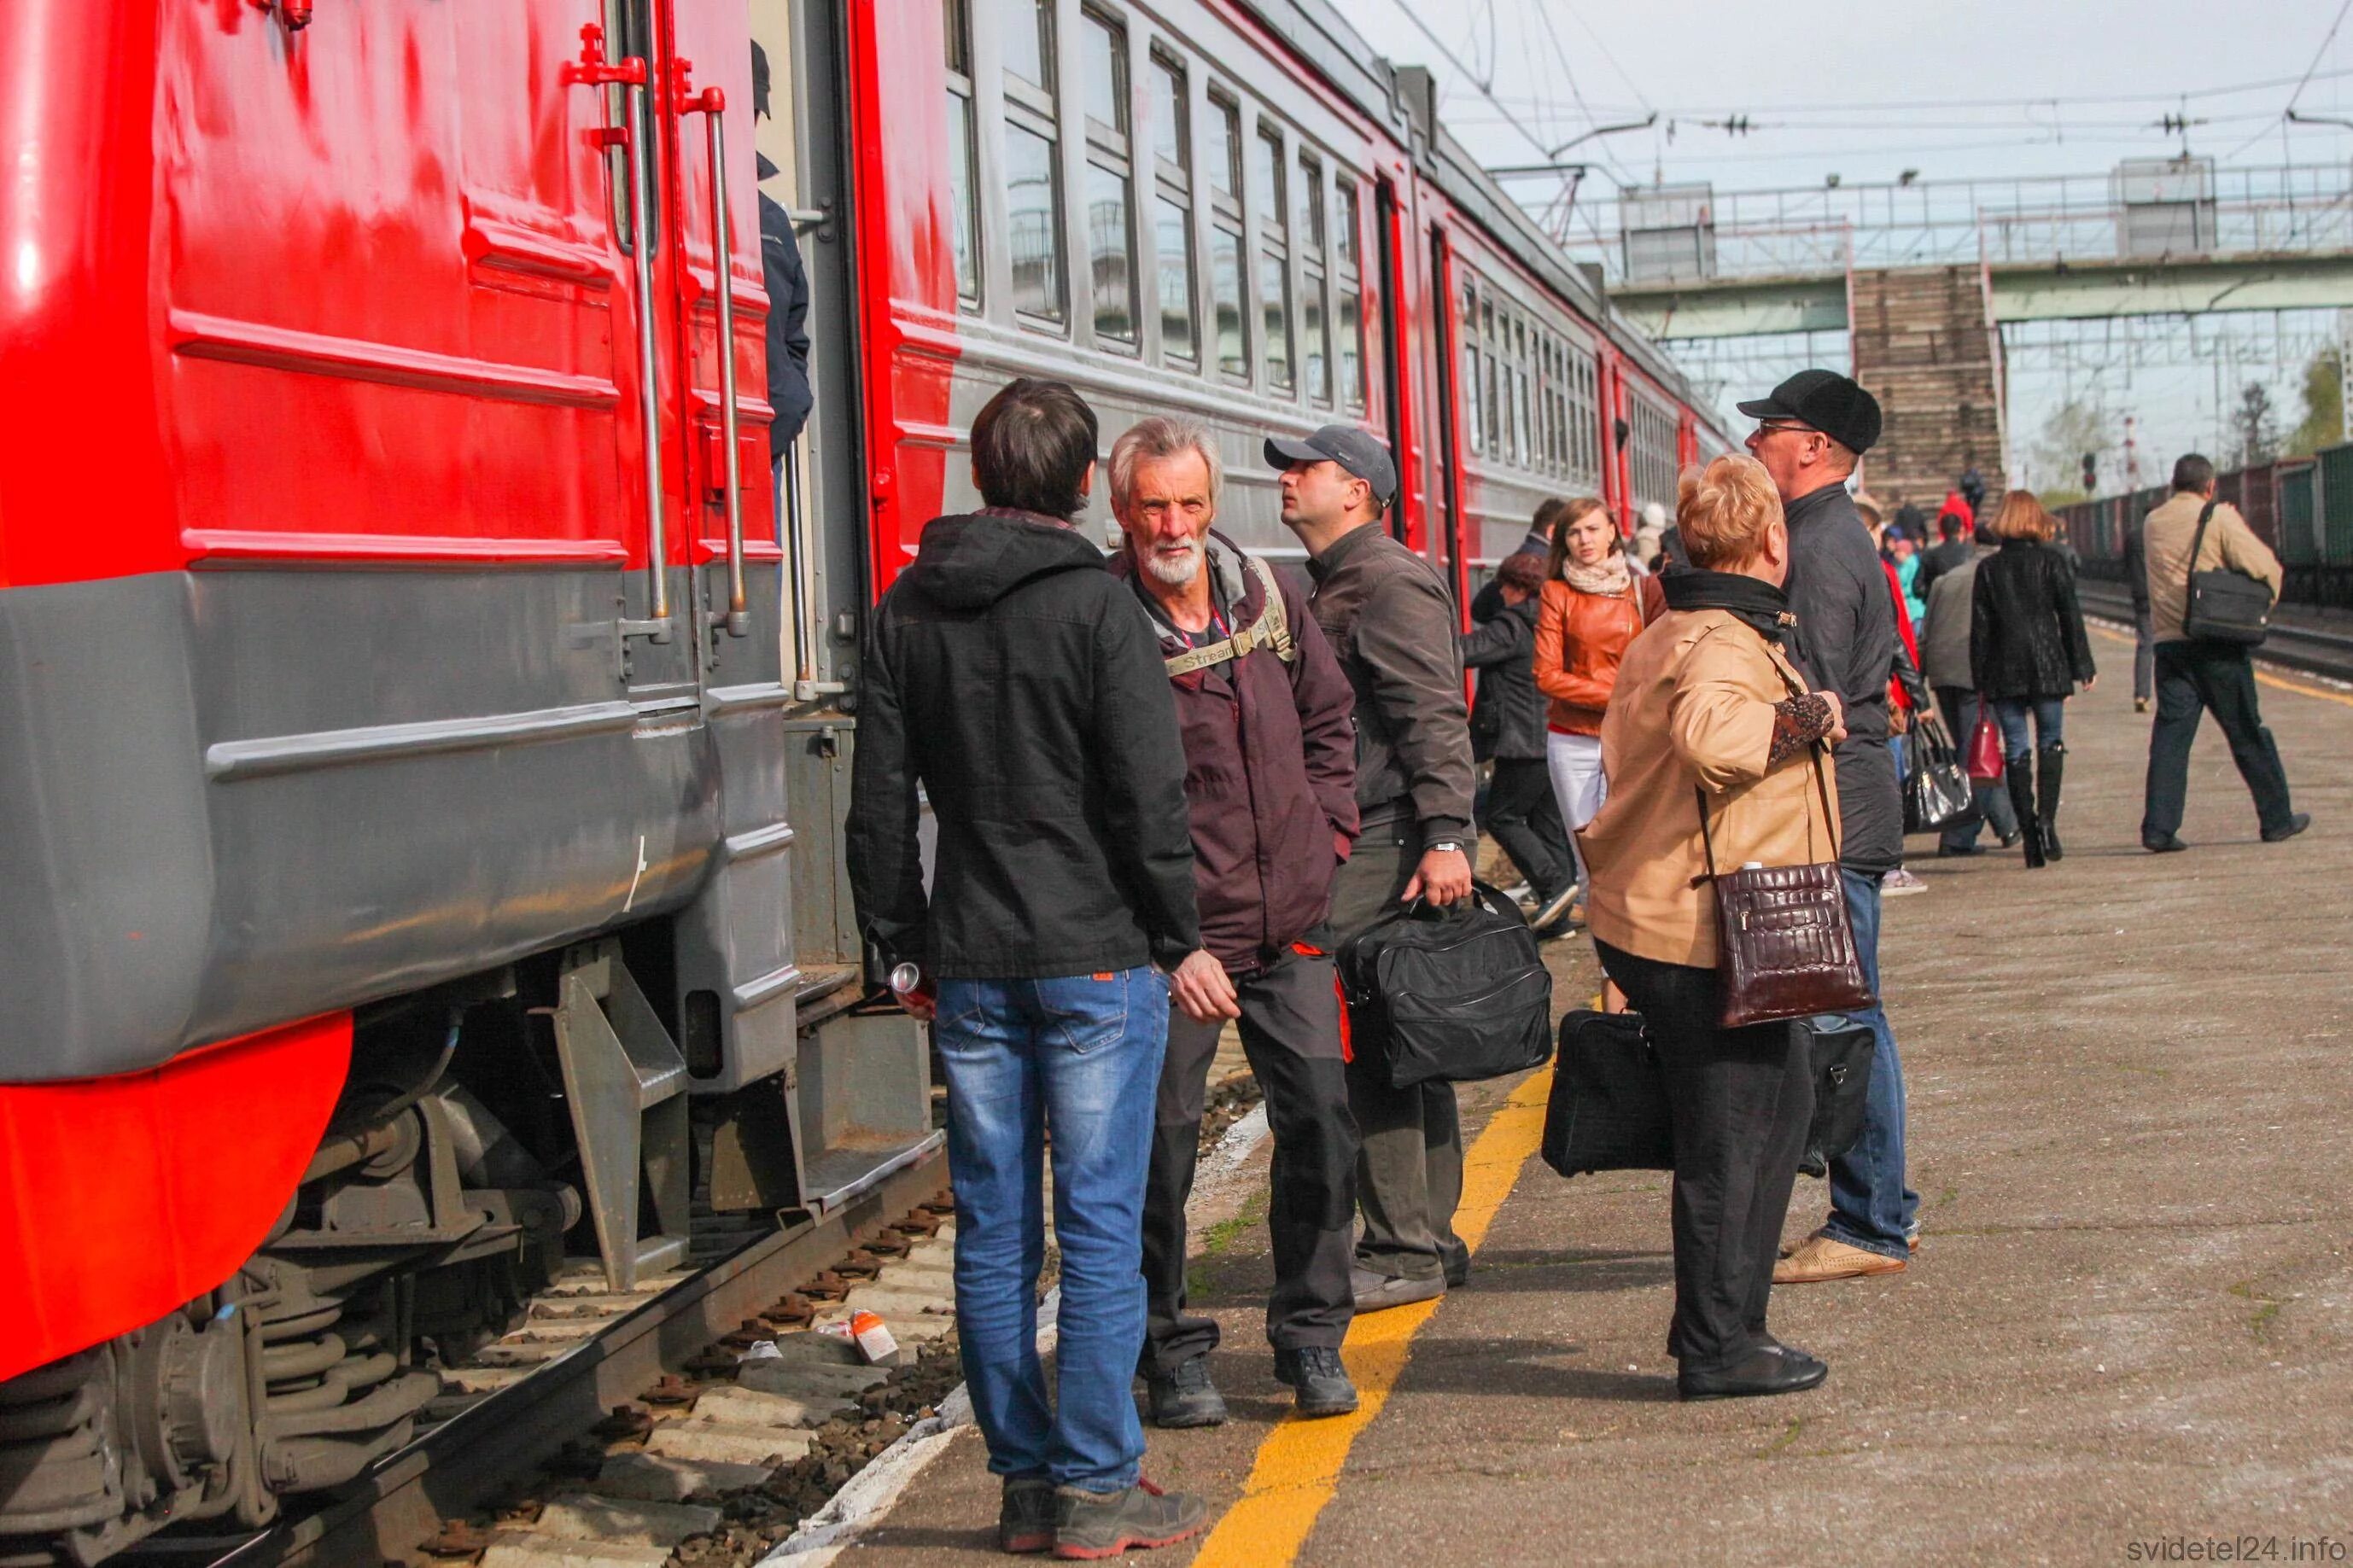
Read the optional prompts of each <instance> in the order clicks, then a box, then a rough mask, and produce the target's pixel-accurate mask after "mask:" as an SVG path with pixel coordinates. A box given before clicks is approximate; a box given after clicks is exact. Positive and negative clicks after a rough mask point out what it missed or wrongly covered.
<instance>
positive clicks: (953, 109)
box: [941, 0, 980, 310]
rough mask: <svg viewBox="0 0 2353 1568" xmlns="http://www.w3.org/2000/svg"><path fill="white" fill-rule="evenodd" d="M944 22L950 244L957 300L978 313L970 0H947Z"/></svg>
mask: <svg viewBox="0 0 2353 1568" xmlns="http://www.w3.org/2000/svg"><path fill="white" fill-rule="evenodd" d="M941 20H942V22H943V24H944V31H945V35H946V42H947V81H948V103H947V110H948V125H947V132H948V200H949V204H950V207H951V213H950V225H951V227H950V232H949V235H948V244H949V247H950V248H951V250H952V251H953V253H954V255H955V284H956V300H957V301H958V302H959V303H961V304H962V305H963V306H964V307H965V309H966V310H977V309H978V308H979V306H980V209H979V206H978V205H977V204H976V202H975V201H974V199H973V189H974V180H973V163H974V158H973V116H974V110H973V88H972V32H971V20H970V16H969V15H968V13H967V12H966V10H965V4H964V0H944V5H943V6H942V15H941Z"/></svg>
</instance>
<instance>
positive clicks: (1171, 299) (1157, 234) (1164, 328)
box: [1153, 196, 1201, 365]
mask: <svg viewBox="0 0 2353 1568" xmlns="http://www.w3.org/2000/svg"><path fill="white" fill-rule="evenodd" d="M1153 253H1154V259H1155V263H1156V264H1157V266H1158V268H1159V271H1160V356H1161V358H1163V359H1165V360H1167V361H1169V362H1171V363H1180V364H1187V365H1190V364H1194V363H1198V361H1199V359H1200V357H1201V347H1200V344H1198V343H1197V342H1194V341H1193V220H1192V216H1191V214H1189V213H1188V212H1187V210H1186V209H1185V208H1184V207H1183V206H1182V205H1178V204H1177V203H1176V202H1173V201H1170V200H1169V199H1168V198H1167V197H1166V196H1163V197H1161V198H1160V201H1159V204H1158V205H1157V207H1156V209H1155V218H1154V223H1153Z"/></svg>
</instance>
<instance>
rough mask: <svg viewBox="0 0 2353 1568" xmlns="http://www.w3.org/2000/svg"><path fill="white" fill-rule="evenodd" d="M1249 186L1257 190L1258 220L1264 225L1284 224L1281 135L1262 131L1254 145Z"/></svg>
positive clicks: (1276, 132)
mask: <svg viewBox="0 0 2353 1568" xmlns="http://www.w3.org/2000/svg"><path fill="white" fill-rule="evenodd" d="M1251 145H1252V147H1253V149H1254V155H1253V156H1252V158H1251V160H1250V184H1252V185H1253V186H1254V187H1256V190H1255V194H1256V196H1257V200H1258V216H1259V217H1260V218H1261V220H1262V221H1263V222H1266V223H1270V224H1277V225H1279V224H1281V223H1282V132H1280V131H1264V130H1262V131H1261V132H1259V133H1258V140H1257V141H1256V142H1253V143H1252V144H1251Z"/></svg>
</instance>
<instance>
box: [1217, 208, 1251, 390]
mask: <svg viewBox="0 0 2353 1568" xmlns="http://www.w3.org/2000/svg"><path fill="white" fill-rule="evenodd" d="M1209 297H1210V302H1211V303H1212V304H1213V305H1214V306H1215V307H1216V309H1217V313H1218V368H1219V370H1220V371H1222V372H1223V373H1225V374H1227V375H1229V376H1232V377H1233V378H1234V379H1235V380H1237V381H1247V380H1249V379H1250V344H1249V343H1248V342H1246V341H1245V340H1244V337H1243V331H1242V237H1241V236H1240V235H1239V234H1237V233H1236V232H1234V231H1233V230H1232V229H1229V228H1224V227H1219V228H1216V229H1213V230H1211V231H1210V234H1209Z"/></svg>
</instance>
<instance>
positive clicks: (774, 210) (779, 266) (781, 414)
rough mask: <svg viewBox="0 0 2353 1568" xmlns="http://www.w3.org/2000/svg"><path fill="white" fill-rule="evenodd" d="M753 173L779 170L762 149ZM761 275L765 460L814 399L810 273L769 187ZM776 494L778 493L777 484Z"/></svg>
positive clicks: (757, 103) (758, 101) (762, 90)
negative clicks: (770, 417)
mask: <svg viewBox="0 0 2353 1568" xmlns="http://www.w3.org/2000/svg"><path fill="white" fill-rule="evenodd" d="M752 114H753V117H754V119H758V120H765V119H767V118H768V51H767V50H765V49H764V48H762V47H760V46H759V44H758V43H757V42H754V44H753V45H752ZM753 163H754V174H757V175H758V177H759V178H760V179H761V180H762V181H767V180H772V179H774V178H776V174H777V173H778V170H777V168H776V164H775V163H771V162H770V161H769V158H768V155H767V154H766V153H754V154H753ZM760 280H761V288H762V289H764V290H765V292H766V293H767V296H768V324H767V357H768V406H769V407H771V408H773V409H775V410H776V419H775V421H774V422H773V423H772V424H770V425H769V426H768V462H769V464H770V465H771V466H772V467H773V466H775V465H777V464H780V463H782V462H783V461H784V458H785V448H786V447H789V446H791V445H792V444H793V440H794V438H795V437H797V436H799V435H800V433H801V426H804V425H806V424H807V423H808V416H809V410H810V409H811V408H812V407H814V406H815V405H816V403H817V399H816V396H815V395H814V394H812V393H811V392H810V390H809V372H808V361H809V336H808V304H809V289H808V273H807V270H806V269H805V268H803V267H802V266H801V247H800V245H799V242H798V241H797V240H796V239H795V238H794V237H793V217H792V214H790V213H788V212H786V210H785V209H784V206H783V204H781V203H779V202H778V201H777V200H776V198H775V197H774V196H772V195H768V193H767V192H765V191H762V192H760ZM778 493H779V494H780V495H781V494H782V489H781V488H780V489H779V491H778Z"/></svg>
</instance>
